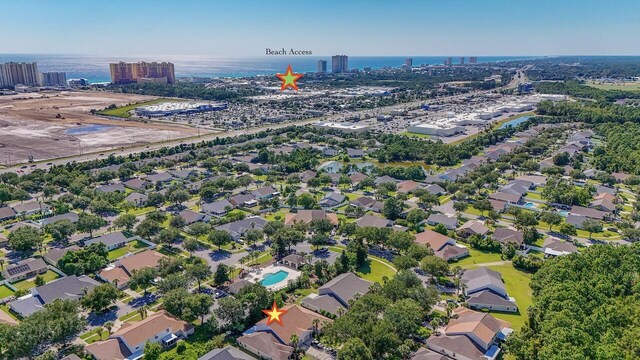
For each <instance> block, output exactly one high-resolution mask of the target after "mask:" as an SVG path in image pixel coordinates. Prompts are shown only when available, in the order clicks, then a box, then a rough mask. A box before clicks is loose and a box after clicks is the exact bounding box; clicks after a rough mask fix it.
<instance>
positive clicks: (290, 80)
mask: <svg viewBox="0 0 640 360" xmlns="http://www.w3.org/2000/svg"><path fill="white" fill-rule="evenodd" d="M276 76H277V77H278V79H280V80H282V86H281V87H280V91H283V90H284V89H286V88H288V87H290V88H292V89H293V90H295V91H298V85H297V84H296V81H297V80H298V79H300V78H301V77H302V74H296V73H294V72H293V70H291V65H289V66H288V67H287V72H286V73H285V74H276Z"/></svg>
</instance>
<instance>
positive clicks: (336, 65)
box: [331, 55, 349, 73]
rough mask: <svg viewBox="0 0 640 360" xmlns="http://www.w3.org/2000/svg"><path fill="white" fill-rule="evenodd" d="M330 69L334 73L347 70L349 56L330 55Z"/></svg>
mask: <svg viewBox="0 0 640 360" xmlns="http://www.w3.org/2000/svg"><path fill="white" fill-rule="evenodd" d="M331 71H332V72H334V73H341V72H347V71H349V57H348V56H347V55H334V56H333V57H331Z"/></svg>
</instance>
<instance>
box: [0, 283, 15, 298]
mask: <svg viewBox="0 0 640 360" xmlns="http://www.w3.org/2000/svg"><path fill="white" fill-rule="evenodd" d="M11 295H13V290H11V289H9V288H8V287H7V286H6V285H2V286H0V299H4V298H6V297H7V296H11Z"/></svg>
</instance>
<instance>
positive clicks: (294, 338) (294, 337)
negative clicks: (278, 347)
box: [289, 334, 300, 359]
mask: <svg viewBox="0 0 640 360" xmlns="http://www.w3.org/2000/svg"><path fill="white" fill-rule="evenodd" d="M299 341H300V338H298V335H297V334H292V335H291V338H290V340H289V343H290V345H291V346H292V347H293V356H294V359H297V358H298V342H299Z"/></svg>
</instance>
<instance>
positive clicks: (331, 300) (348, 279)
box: [301, 272, 373, 316]
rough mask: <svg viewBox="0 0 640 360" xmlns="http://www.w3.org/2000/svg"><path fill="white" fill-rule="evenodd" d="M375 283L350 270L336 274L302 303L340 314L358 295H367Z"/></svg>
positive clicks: (315, 309) (311, 307) (309, 307)
mask: <svg viewBox="0 0 640 360" xmlns="http://www.w3.org/2000/svg"><path fill="white" fill-rule="evenodd" d="M371 285H373V283H372V282H371V281H367V280H364V279H362V278H359V277H358V276H357V275H356V274H354V273H351V272H348V273H344V274H341V275H338V276H336V277H335V278H333V279H332V280H331V281H329V282H327V283H326V284H324V285H322V286H321V287H319V288H318V294H309V295H308V296H307V297H305V298H304V299H302V303H301V305H302V306H304V307H306V308H308V309H311V310H314V311H317V312H323V311H324V312H328V313H330V314H333V315H336V316H337V315H339V313H340V312H341V311H340V310H342V311H343V312H346V310H347V309H348V308H349V307H350V306H351V304H350V302H351V301H352V300H353V299H355V298H356V296H360V295H365V294H366V293H368V292H369V288H370V287H371Z"/></svg>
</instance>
